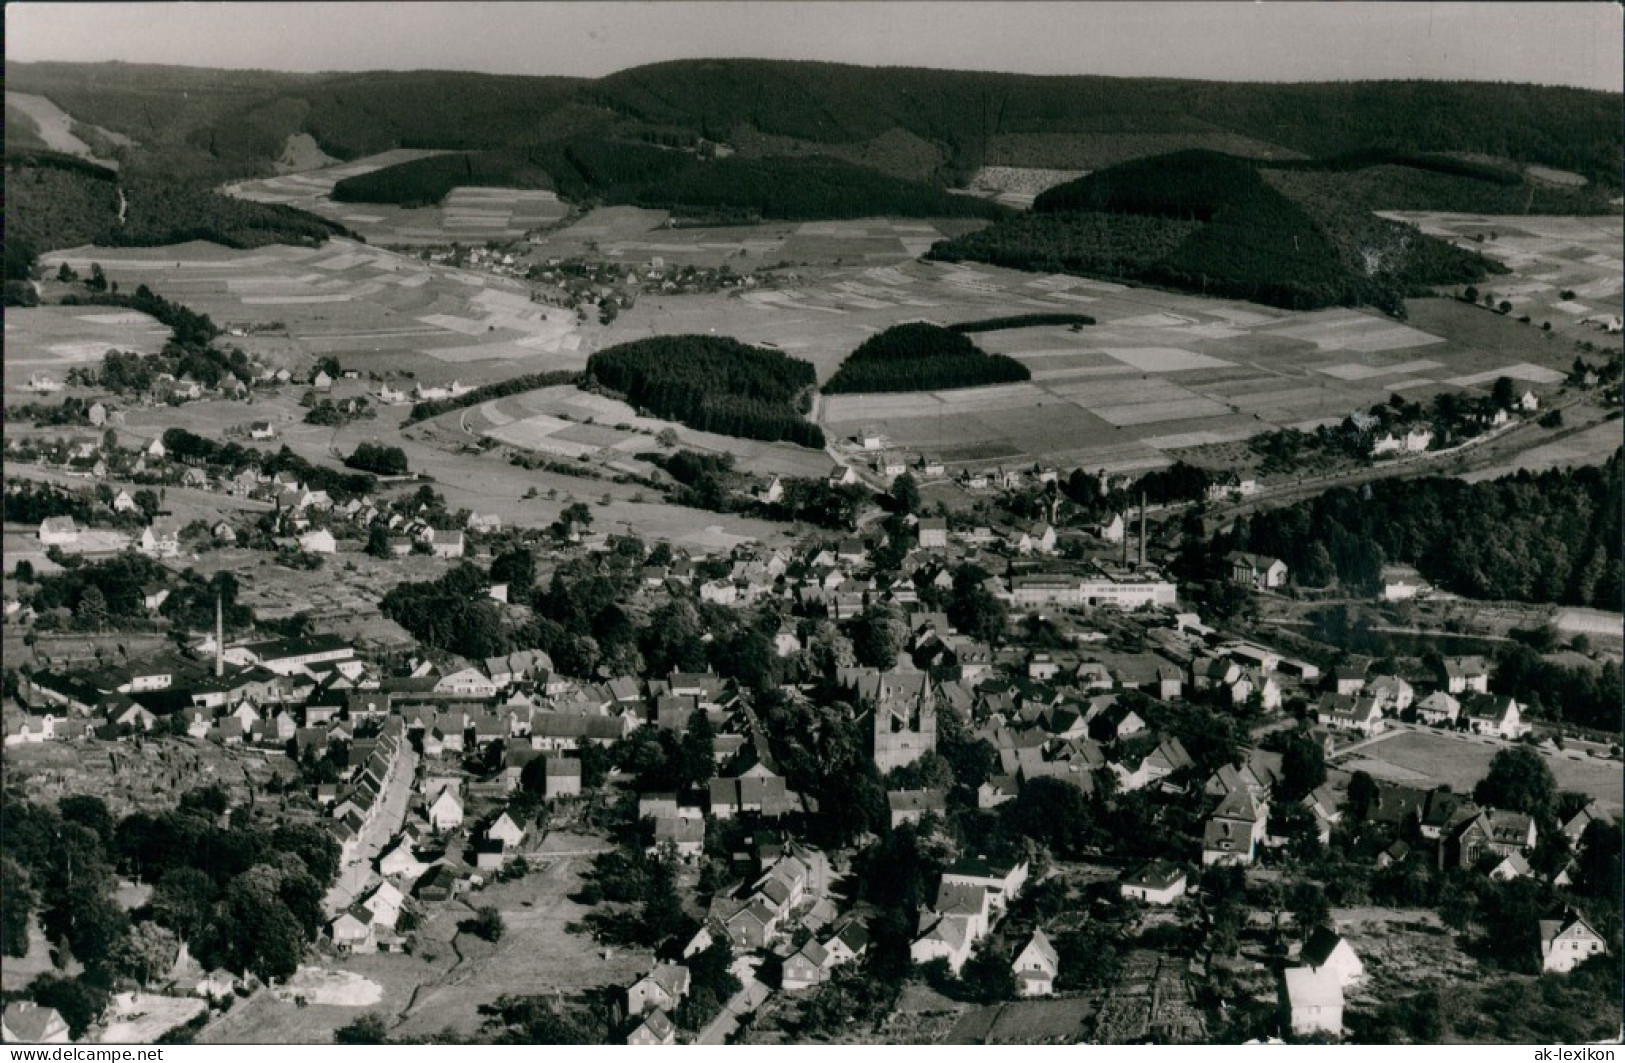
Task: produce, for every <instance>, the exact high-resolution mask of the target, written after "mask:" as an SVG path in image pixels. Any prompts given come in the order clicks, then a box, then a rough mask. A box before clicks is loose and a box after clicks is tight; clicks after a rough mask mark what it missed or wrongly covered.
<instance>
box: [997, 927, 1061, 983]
mask: <svg viewBox="0 0 1625 1063" xmlns="http://www.w3.org/2000/svg"><path fill="white" fill-rule="evenodd" d="M1010 967H1011V970H1012V971H1014V973H1015V976H1016V995H1017V996H1022V997H1047V996H1053V995H1054V993H1055V976H1056V975H1058V974H1059V973H1060V971H1061V958H1060V956H1059V955H1058V954H1057V953H1056V951H1055V946H1054V945H1051V944H1050V940H1049V938H1047V937H1045V936H1044V932H1043V931H1042V930H1034V931H1033V936H1032V937H1031V938H1029V939H1027V944H1026V945H1024V946H1023V947H1022V949H1021V951H1020V952H1018V953H1016V958H1015V959H1014V960H1013V961H1011V963H1010Z"/></svg>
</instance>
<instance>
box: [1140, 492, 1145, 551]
mask: <svg viewBox="0 0 1625 1063" xmlns="http://www.w3.org/2000/svg"><path fill="white" fill-rule="evenodd" d="M1140 567H1141V568H1144V567H1145V492H1144V491H1141V492H1140Z"/></svg>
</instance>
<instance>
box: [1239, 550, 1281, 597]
mask: <svg viewBox="0 0 1625 1063" xmlns="http://www.w3.org/2000/svg"><path fill="white" fill-rule="evenodd" d="M1229 562H1230V582H1231V583H1234V584H1237V585H1238V586H1242V587H1252V588H1254V589H1256V590H1261V591H1267V590H1274V589H1275V588H1276V587H1284V586H1286V579H1287V567H1286V562H1285V561H1282V560H1281V559H1280V558H1276V557H1265V556H1264V555H1262V554H1245V553H1233V554H1231V555H1230V557H1229Z"/></svg>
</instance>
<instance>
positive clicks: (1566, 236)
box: [1385, 212, 1625, 340]
mask: <svg viewBox="0 0 1625 1063" xmlns="http://www.w3.org/2000/svg"><path fill="white" fill-rule="evenodd" d="M1385 216H1386V217H1391V218H1395V219H1397V220H1399V221H1405V222H1409V223H1410V224H1412V225H1415V226H1416V227H1417V228H1419V229H1421V230H1422V231H1423V232H1425V233H1427V234H1429V235H1430V236H1437V237H1440V238H1442V239H1445V240H1449V241H1450V242H1452V243H1454V244H1457V245H1459V246H1461V247H1465V248H1470V249H1472V250H1475V251H1478V252H1480V253H1482V254H1483V255H1485V256H1486V257H1489V258H1492V259H1496V260H1498V261H1500V262H1501V264H1502V265H1504V266H1506V267H1507V268H1509V269H1510V270H1512V273H1511V275H1510V276H1505V277H1490V278H1488V279H1486V280H1485V281H1484V282H1483V283H1482V284H1481V285H1479V287H1480V289H1481V290H1483V291H1485V292H1493V293H1494V296H1495V301H1496V302H1497V303H1499V302H1501V301H1502V300H1503V299H1504V300H1505V301H1507V302H1509V303H1511V304H1512V316H1513V317H1517V316H1519V315H1522V314H1528V315H1529V316H1530V317H1531V318H1532V319H1533V321H1534V324H1535V326H1536V327H1539V326H1540V324H1541V323H1542V322H1545V321H1550V322H1551V325H1552V332H1553V333H1554V334H1555V335H1558V336H1562V337H1566V338H1572V339H1593V340H1596V339H1600V337H1599V336H1598V331H1599V329H1598V322H1599V321H1601V320H1606V319H1608V318H1613V319H1614V320H1616V321H1617V320H1618V319H1619V314H1620V308H1619V304H1620V292H1621V291H1622V289H1625V262H1622V261H1621V258H1620V244H1621V239H1622V231H1625V230H1622V223H1621V220H1620V218H1619V217H1617V216H1615V217H1612V218H1607V217H1543V216H1522V217H1516V218H1506V217H1488V216H1483V215H1476V214H1437V213H1413V212H1396V213H1389V214H1386V215H1385ZM1480 237H1482V242H1480V241H1479V239H1477V238H1480ZM1564 292H1572V293H1573V295H1574V298H1572V299H1565V298H1563V293H1564Z"/></svg>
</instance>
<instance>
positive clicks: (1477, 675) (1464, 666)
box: [1440, 657, 1490, 694]
mask: <svg viewBox="0 0 1625 1063" xmlns="http://www.w3.org/2000/svg"><path fill="white" fill-rule="evenodd" d="M1442 672H1443V674H1442V675H1441V676H1440V679H1441V680H1442V681H1443V683H1444V689H1445V693H1447V694H1466V693H1469V692H1471V693H1475V694H1488V693H1489V692H1490V666H1489V662H1487V661H1485V660H1484V658H1482V657H1446V658H1445V659H1444V662H1443V668H1442Z"/></svg>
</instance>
